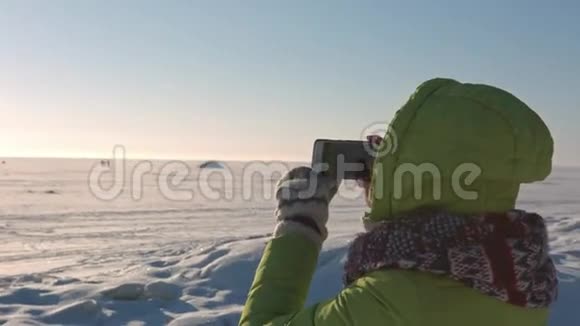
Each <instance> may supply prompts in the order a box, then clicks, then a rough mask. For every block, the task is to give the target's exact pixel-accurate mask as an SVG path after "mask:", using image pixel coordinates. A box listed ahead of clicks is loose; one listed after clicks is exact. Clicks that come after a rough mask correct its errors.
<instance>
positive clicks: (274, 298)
mask: <svg viewBox="0 0 580 326" xmlns="http://www.w3.org/2000/svg"><path fill="white" fill-rule="evenodd" d="M391 128H392V130H393V131H394V132H395V133H396V135H397V137H398V147H397V150H396V151H393V152H391V153H388V154H387V155H385V156H381V157H379V158H377V159H376V160H375V168H374V172H373V176H372V179H371V181H370V183H369V182H367V190H368V191H367V194H368V195H367V198H368V202H369V206H370V211H369V212H368V213H367V214H366V216H365V217H364V218H363V222H364V227H365V229H366V233H363V234H361V235H359V236H358V237H357V238H356V239H354V241H353V243H352V244H351V246H350V250H349V252H348V256H347V260H346V263H345V266H344V282H345V288H344V290H342V291H341V292H340V293H338V294H337V295H336V297H334V298H332V299H329V300H328V301H324V302H319V303H317V304H315V305H313V306H311V307H304V303H305V300H306V296H307V293H308V288H309V286H310V281H311V279H312V275H313V273H314V270H315V268H316V264H317V259H318V254H319V252H320V249H321V246H322V243H323V241H324V240H325V239H326V237H327V228H326V222H327V220H328V204H329V202H330V201H331V199H332V198H333V196H334V195H335V193H336V192H337V188H338V187H337V183H336V182H335V181H333V180H331V179H329V178H324V177H322V176H316V175H315V174H314V173H313V172H312V171H311V170H310V169H309V168H306V167H302V168H297V169H294V170H292V171H290V172H289V173H288V174H287V175H286V176H285V177H283V178H282V179H281V181H280V182H279V185H278V192H277V198H278V200H279V203H278V209H277V211H276V217H277V226H276V228H275V231H274V235H273V239H272V240H271V241H270V242H269V243H268V244H267V246H266V249H265V251H264V255H263V257H262V260H261V262H260V265H259V266H258V269H257V271H256V275H255V279H254V282H253V284H252V286H251V289H250V292H249V295H248V298H247V302H246V305H245V308H244V311H243V313H242V316H241V320H240V325H289V326H293V325H316V326H323V325H324V326H340V325H361V326H371V325H384V326H395V325H397V326H423V325H429V326H467V325H469V326H477V325H481V326H540V325H547V320H548V307H549V306H550V305H551V304H552V303H553V302H554V300H555V298H556V295H557V279H556V271H555V268H554V264H553V263H552V261H551V259H550V257H549V256H548V237H547V232H546V226H545V224H544V220H543V219H542V217H540V216H539V215H536V214H534V213H530V212H525V211H521V210H516V209H515V204H516V198H517V196H518V192H519V188H520V185H521V184H523V183H531V182H534V181H539V180H543V179H544V178H546V177H547V176H548V175H549V174H550V171H551V159H552V153H553V142H552V137H551V136H550V132H549V130H548V129H547V127H546V125H545V124H544V123H543V122H542V120H541V118H540V117H539V116H538V115H537V114H536V113H534V111H532V110H531V109H530V108H529V107H528V106H526V104H524V103H523V102H521V101H520V100H518V99H517V98H516V97H514V96H513V95H511V94H510V93H508V92H506V91H503V90H500V89H497V88H494V87H491V86H486V85H474V84H461V83H459V82H456V81H454V80H449V79H433V80H430V81H427V82H425V83H423V84H422V85H421V86H420V87H419V88H418V89H417V91H416V92H415V93H414V94H413V96H411V98H410V99H409V101H408V102H407V103H406V104H405V105H404V106H403V107H402V108H401V110H399V112H398V113H397V114H396V116H395V118H394V120H393V121H392V122H391ZM405 163H411V164H413V165H414V166H415V167H419V166H420V164H423V163H429V164H431V166H435V167H436V168H437V171H436V172H432V171H431V172H429V171H426V170H421V172H420V173H418V174H416V175H415V176H413V173H411V172H408V173H406V174H404V177H400V173H397V169H398V168H401V166H403V164H405ZM465 164H467V165H465ZM406 166H409V164H407V165H406ZM465 166H467V167H468V168H469V169H471V170H473V169H474V166H475V167H477V168H479V169H480V173H476V174H475V175H473V174H471V176H474V177H473V178H470V174H469V173H467V174H466V173H463V172H465V171H459V172H458V169H461V168H465ZM396 179H400V180H396ZM418 181H421V182H418ZM311 182H316V188H315V189H316V192H315V193H314V195H312V194H311V196H309V197H306V198H305V197H304V196H301V195H299V194H304V189H306V188H308V186H309V185H310V183H311Z"/></svg>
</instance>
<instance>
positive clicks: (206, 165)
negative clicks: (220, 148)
mask: <svg viewBox="0 0 580 326" xmlns="http://www.w3.org/2000/svg"><path fill="white" fill-rule="evenodd" d="M199 168H200V169H223V168H224V165H223V164H222V163H220V162H218V161H207V162H204V163H202V164H200V165H199Z"/></svg>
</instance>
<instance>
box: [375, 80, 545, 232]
mask: <svg viewBox="0 0 580 326" xmlns="http://www.w3.org/2000/svg"><path fill="white" fill-rule="evenodd" d="M385 139H389V140H390V141H389V142H384V144H383V147H385V149H386V147H387V145H386V144H387V143H389V145H390V146H389V147H390V151H389V152H388V153H386V154H385V155H383V156H380V157H378V158H377V159H376V161H375V168H374V171H373V180H372V187H371V189H372V194H373V203H372V206H371V211H370V213H369V214H368V216H367V218H368V219H370V220H371V221H379V220H382V219H385V218H391V217H393V216H397V215H400V214H403V213H405V212H409V211H411V210H415V209H418V208H442V209H445V210H447V211H450V212H454V213H479V212H501V211H506V210H509V209H512V208H514V206H515V201H516V198H517V195H518V191H519V186H520V184H522V183H529V182H534V181H539V180H543V179H544V178H546V177H547V176H548V175H549V174H550V171H551V168H552V163H551V160H552V154H553V141H552V137H551V135H550V132H549V130H548V128H547V127H546V125H545V124H544V122H543V121H542V119H541V118H540V117H539V116H538V115H537V114H536V113H535V112H534V111H533V110H532V109H530V108H529V107H528V106H527V105H526V104H525V103H523V102H522V101H520V100H519V99H518V98H516V97H515V96H513V95H512V94H510V93H508V92H506V91H504V90H501V89H498V88H495V87H492V86H487V85H476V84H462V83H459V82H457V81H454V80H451V79H432V80H429V81H427V82H425V83H423V84H422V85H420V86H419V87H418V88H417V90H416V92H415V93H414V94H413V95H412V96H411V98H410V99H409V100H408V102H407V103H406V104H405V105H403V107H402V108H401V109H400V110H399V111H398V112H397V114H396V116H395V118H394V119H393V121H392V122H391V124H390V132H389V133H387V135H386V136H385ZM467 171H471V172H467Z"/></svg>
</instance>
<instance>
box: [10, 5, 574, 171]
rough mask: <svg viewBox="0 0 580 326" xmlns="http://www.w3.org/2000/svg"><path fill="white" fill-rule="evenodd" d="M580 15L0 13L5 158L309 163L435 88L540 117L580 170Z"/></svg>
mask: <svg viewBox="0 0 580 326" xmlns="http://www.w3.org/2000/svg"><path fill="white" fill-rule="evenodd" d="M579 16H580V2H579V1H575V0H570V1H558V0H555V1H535V0H534V1H532V0H525V1H522V0H513V1H496V0H493V1H464V0H463V1H462V0H457V1H444V0H441V1H422V2H420V1H405V2H403V1H386V0H385V1H342V0H332V1H331V0H326V1H310V0H309V1H299V0H293V1H284V2H283V1H266V0H264V1H252V0H248V1H235V0H231V1H221V0H216V1H194V0H191V1H179V0H175V1H161V0H159V1H89V0H86V1H74V0H70V1H62V0H53V1H41V0H38V1H28V0H26V1H17V0H0V156H2V157H108V156H110V155H111V153H112V150H113V147H114V146H115V145H116V144H119V145H123V146H124V147H125V149H126V152H127V155H128V156H129V157H134V158H172V159H228V160H307V159H308V158H309V157H310V155H311V151H312V143H313V141H314V140H315V139H317V138H341V139H360V137H361V133H363V131H364V130H365V128H366V127H367V126H369V125H374V124H375V123H377V122H382V121H389V120H390V119H391V118H392V117H393V114H394V112H395V111H396V110H397V109H398V107H400V106H401V105H402V104H403V103H404V102H405V101H406V99H407V98H408V97H409V95H410V94H411V93H412V92H413V91H414V89H415V87H416V86H417V85H419V84H420V83H421V82H423V81H425V80H427V79H430V78H433V77H450V78H455V79H458V80H460V81H464V82H478V83H487V84H492V85H495V86H498V87H501V88H504V89H506V90H508V91H510V92H512V93H514V94H516V95H517V96H518V97H520V98H521V99H522V100H524V101H525V102H526V103H527V104H528V105H529V106H531V107H532V108H534V110H536V112H538V113H539V114H540V116H542V118H543V119H544V120H545V122H546V123H547V125H548V126H549V127H550V129H551V131H552V134H553V136H554V139H555V141H556V153H555V163H556V164H557V165H575V166H580V151H579V150H578V148H579V145H578V141H579V140H580V128H579V123H580V59H579V58H580V20H579V19H578V17H579Z"/></svg>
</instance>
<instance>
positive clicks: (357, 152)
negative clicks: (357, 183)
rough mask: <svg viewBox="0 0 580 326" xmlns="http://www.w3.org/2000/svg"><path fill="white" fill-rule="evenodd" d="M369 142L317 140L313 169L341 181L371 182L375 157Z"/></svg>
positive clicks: (313, 156)
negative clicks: (358, 180)
mask: <svg viewBox="0 0 580 326" xmlns="http://www.w3.org/2000/svg"><path fill="white" fill-rule="evenodd" d="M370 148H371V147H370V146H369V142H368V141H358V140H331V139H317V140H316V141H315V142H314V149H313V153H312V169H313V170H315V171H316V172H319V173H322V174H326V175H329V176H333V177H336V178H338V179H339V180H344V179H346V180H354V179H363V180H370V176H371V171H372V167H373V162H374V159H375V158H374V156H373V155H372V154H373V153H372V151H371V150H370Z"/></svg>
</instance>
